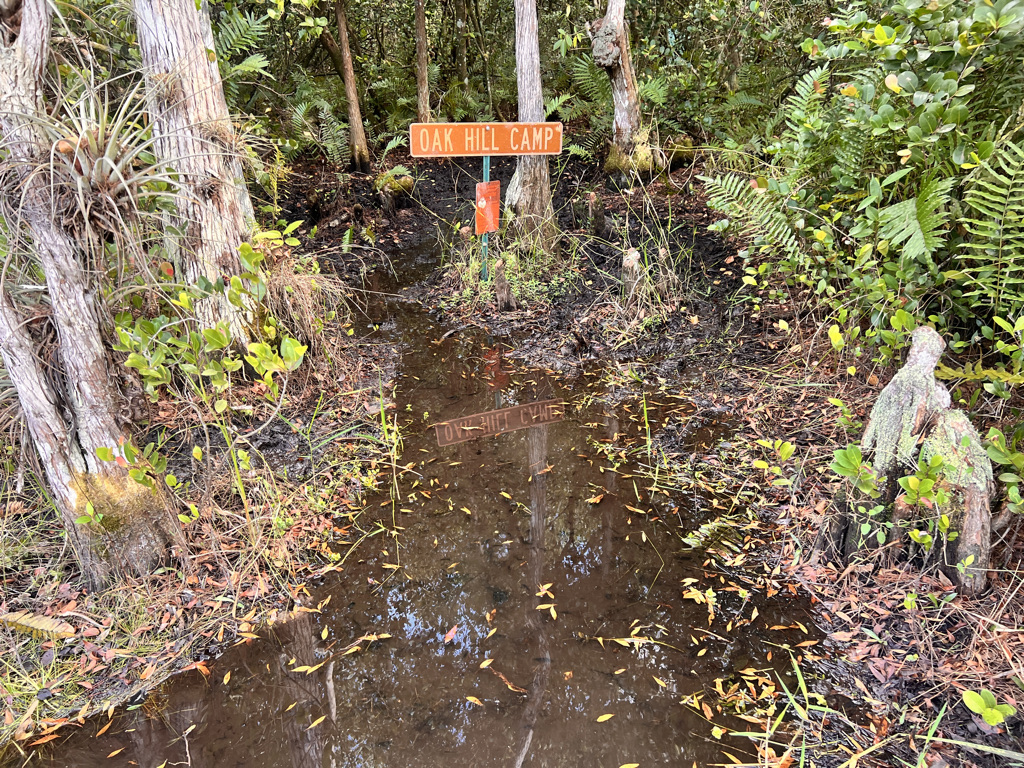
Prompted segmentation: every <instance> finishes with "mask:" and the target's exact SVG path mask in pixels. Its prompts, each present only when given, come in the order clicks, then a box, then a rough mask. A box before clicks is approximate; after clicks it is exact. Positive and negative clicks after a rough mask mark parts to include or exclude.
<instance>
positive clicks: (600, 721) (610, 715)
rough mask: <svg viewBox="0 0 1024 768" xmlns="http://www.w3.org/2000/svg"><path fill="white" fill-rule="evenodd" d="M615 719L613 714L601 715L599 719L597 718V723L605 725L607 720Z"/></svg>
mask: <svg viewBox="0 0 1024 768" xmlns="http://www.w3.org/2000/svg"><path fill="white" fill-rule="evenodd" d="M613 717H615V715H613V714H607V715H601V716H600V717H599V718H597V722H599V723H603V722H605V721H606V720H611V719H612V718H613Z"/></svg>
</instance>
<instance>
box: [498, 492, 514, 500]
mask: <svg viewBox="0 0 1024 768" xmlns="http://www.w3.org/2000/svg"><path fill="white" fill-rule="evenodd" d="M500 495H501V496H504V497H505V498H506V499H508V500H509V501H512V497H511V496H509V495H508V494H507V493H505V492H504V491H502V492H501V494H500Z"/></svg>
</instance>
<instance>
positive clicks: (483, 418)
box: [434, 400, 565, 445]
mask: <svg viewBox="0 0 1024 768" xmlns="http://www.w3.org/2000/svg"><path fill="white" fill-rule="evenodd" d="M563 416H565V412H564V410H563V407H562V402H561V401H560V400H544V401H542V402H539V403H527V404H526V405H516V406H513V407H512V408H502V409H501V410H500V411H488V412H487V413H477V414H474V415H473V416H463V417H462V418H461V419H453V420H452V421H442V422H441V423H440V424H435V425H434V426H435V427H436V428H437V444H438V445H452V444H453V443H461V442H464V441H466V440H472V439H473V438H475V437H484V436H486V435H500V434H503V433H504V432H511V431H513V430H515V429H525V428H526V427H536V426H538V425H539V424H552V423H554V422H556V421H561V420H562V417H563Z"/></svg>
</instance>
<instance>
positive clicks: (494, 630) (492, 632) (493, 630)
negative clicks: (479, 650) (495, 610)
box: [484, 628, 498, 640]
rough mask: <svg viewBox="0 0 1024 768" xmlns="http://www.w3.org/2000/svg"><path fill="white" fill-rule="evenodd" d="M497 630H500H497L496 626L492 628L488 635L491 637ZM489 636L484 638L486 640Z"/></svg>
mask: <svg viewBox="0 0 1024 768" xmlns="http://www.w3.org/2000/svg"><path fill="white" fill-rule="evenodd" d="M497 631H498V630H497V628H495V629H492V630H491V631H490V632H488V633H487V637H490V636H491V635H493V634H494V633H495V632H497ZM487 637H485V638H484V640H486V639H487Z"/></svg>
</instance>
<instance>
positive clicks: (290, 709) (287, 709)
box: [285, 701, 299, 712]
mask: <svg viewBox="0 0 1024 768" xmlns="http://www.w3.org/2000/svg"><path fill="white" fill-rule="evenodd" d="M298 703H299V702H297V701H293V702H292V703H291V704H289V705H288V707H287V708H286V709H285V712H291V711H292V710H293V709H295V705H296V704H298Z"/></svg>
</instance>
